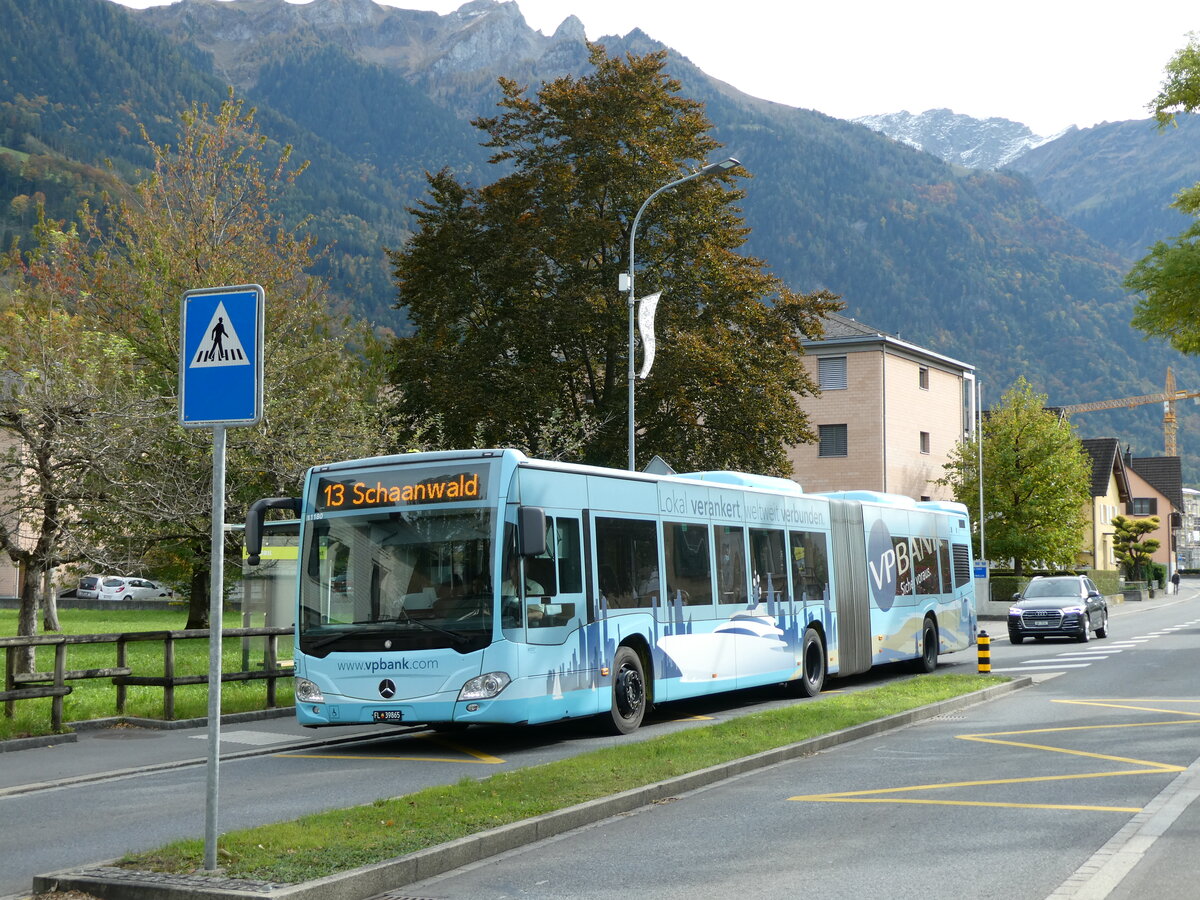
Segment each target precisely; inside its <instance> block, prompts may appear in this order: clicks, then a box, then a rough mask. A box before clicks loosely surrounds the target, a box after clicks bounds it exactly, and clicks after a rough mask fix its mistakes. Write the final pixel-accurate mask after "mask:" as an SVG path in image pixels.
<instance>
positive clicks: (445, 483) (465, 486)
mask: <svg viewBox="0 0 1200 900" xmlns="http://www.w3.org/2000/svg"><path fill="white" fill-rule="evenodd" d="M489 469H490V467H488V466H483V467H479V468H468V469H456V470H454V471H446V470H442V471H438V472H431V471H430V470H429V469H396V470H393V471H380V472H373V473H371V474H370V476H364V475H362V474H361V473H360V474H357V475H351V476H335V475H331V476H320V477H319V478H317V480H316V488H315V490H316V496H314V497H313V498H312V499H313V507H314V508H315V509H316V511H317V512H339V511H341V510H347V509H374V508H377V507H381V506H424V505H428V504H434V503H460V502H463V501H468V500H481V499H483V498H484V497H486V496H487V489H488V472H489Z"/></svg>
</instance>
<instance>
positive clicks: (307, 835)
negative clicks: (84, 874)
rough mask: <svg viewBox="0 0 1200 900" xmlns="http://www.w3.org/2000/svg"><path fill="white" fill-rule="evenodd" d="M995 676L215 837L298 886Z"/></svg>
mask: <svg viewBox="0 0 1200 900" xmlns="http://www.w3.org/2000/svg"><path fill="white" fill-rule="evenodd" d="M1008 680H1009V679H1008V678H1005V677H1002V676H996V675H926V676H921V677H916V678H909V679H904V680H901V681H896V682H892V683H889V684H886V685H883V686H881V687H877V688H869V689H866V690H862V691H855V692H853V693H847V694H830V695H826V696H825V697H822V698H819V699H818V700H816V701H806V702H798V703H796V704H793V705H790V706H786V707H781V708H777V709H772V710H767V711H763V712H756V713H751V714H749V715H746V716H743V717H740V718H737V719H733V720H730V721H726V722H721V723H719V724H716V725H710V726H702V727H698V728H691V729H687V730H685V731H680V732H676V733H673V734H665V735H662V736H660V737H655V738H650V739H649V740H646V741H637V742H630V743H624V744H618V745H615V746H611V747H607V748H604V749H602V750H596V751H592V752H589V753H585V754H581V755H579V756H575V757H572V758H570V759H563V760H558V761H556V762H551V763H546V764H543V765H539V766H532V767H529V768H524V769H515V770H513V771H508V772H501V773H498V774H496V775H492V776H490V777H488V778H485V779H481V780H475V779H471V778H464V779H462V780H461V781H459V782H458V783H456V784H452V785H445V786H441V787H433V788H426V789H424V790H421V791H418V792H416V793H414V794H406V795H404V796H401V797H392V798H388V799H382V800H376V801H375V802H373V803H370V804H367V805H365V806H357V807H352V808H350V809H344V810H332V811H329V812H324V813H316V814H313V815H307V816H303V817H301V818H299V819H295V820H293V821H291V822H283V823H280V824H277V825H264V826H260V827H257V828H247V829H243V830H241V831H234V832H230V833H229V834H225V835H222V836H221V838H220V840H219V842H218V844H219V849H218V853H219V857H220V862H221V865H222V867H223V868H224V873H225V874H226V875H228V876H233V877H238V878H255V879H261V880H264V881H271V882H276V883H285V884H291V883H297V882H301V881H309V880H312V879H314V878H321V877H323V876H326V875H331V874H334V873H337V872H343V871H346V870H349V869H353V868H357V867H358V866H364V865H369V864H371V863H378V862H383V861H385V860H388V859H393V858H395V857H399V856H403V855H405V854H407V853H412V852H414V851H417V850H423V849H425V848H428V847H433V846H436V845H438V844H442V843H445V842H447V841H451V840H454V839H456V838H460V837H465V836H467V835H470V834H474V833H476V832H480V831H485V830H487V829H489V828H496V827H498V826H500V825H506V824H509V823H512V822H517V821H521V820H523V819H528V818H531V817H533V816H539V815H542V814H544V813H548V812H553V811H554V810H558V809H564V808H566V807H568V806H574V805H576V804H578V803H583V802H586V801H588V800H594V799H597V798H599V797H607V796H610V795H612V794H616V793H619V792H621V791H625V790H629V789H630V788H634V787H640V786H642V785H647V784H653V783H655V782H658V781H662V780H664V779H668V778H672V777H675V776H678V775H682V774H686V773H688V772H695V771H698V770H700V769H703V768H707V767H708V766H713V765H717V764H720V763H724V762H728V761H730V760H733V759H738V758H741V757H744V756H751V755H753V754H755V753H760V752H763V751H765V750H770V749H773V748H776V747H783V746H787V745H788V744H794V743H797V742H799V741H803V740H807V739H808V738H812V737H816V736H818V735H822V734H828V733H830V732H833V731H838V730H840V729H843V728H849V727H851V726H853V725H859V724H862V723H864V722H870V721H874V720H876V719H881V718H884V717H886V716H890V715H893V714H895V713H899V712H904V711H906V710H910V709H916V708H918V707H921V706H926V705H928V704H930V703H935V702H937V701H939V700H946V699H948V698H950V697H957V696H960V695H962V694H968V693H972V692H974V691H978V690H982V689H983V688H986V687H991V686H992V685H995V684H1001V683H1003V682H1006V681H1008ZM203 860H204V842H203V840H187V841H177V842H175V843H172V844H168V845H167V846H165V847H162V848H160V849H158V850H154V851H151V852H148V853H139V854H135V855H129V856H127V857H125V858H124V859H123V860H122V861H121V863H120V864H121V865H122V866H124V867H126V868H130V869H139V870H143V871H158V872H173V873H196V872H199V871H200V870H201V869H202V867H203Z"/></svg>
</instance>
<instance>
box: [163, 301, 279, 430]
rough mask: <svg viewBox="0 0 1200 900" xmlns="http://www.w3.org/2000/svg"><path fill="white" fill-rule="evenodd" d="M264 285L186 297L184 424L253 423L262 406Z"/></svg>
mask: <svg viewBox="0 0 1200 900" xmlns="http://www.w3.org/2000/svg"><path fill="white" fill-rule="evenodd" d="M263 301H264V295H263V289H262V288H261V287H259V286H258V285H256V284H251V285H241V286H238V287H220V288H204V289H199V290H194V291H188V292H187V293H186V294H184V297H183V308H182V310H181V315H180V340H179V423H180V424H181V425H182V426H183V427H184V428H206V427H211V426H215V425H253V424H255V423H257V422H258V421H259V420H260V419H261V418H262V405H263V387H262V382H263V379H262V371H263V353H262V343H263V305H264V303H263Z"/></svg>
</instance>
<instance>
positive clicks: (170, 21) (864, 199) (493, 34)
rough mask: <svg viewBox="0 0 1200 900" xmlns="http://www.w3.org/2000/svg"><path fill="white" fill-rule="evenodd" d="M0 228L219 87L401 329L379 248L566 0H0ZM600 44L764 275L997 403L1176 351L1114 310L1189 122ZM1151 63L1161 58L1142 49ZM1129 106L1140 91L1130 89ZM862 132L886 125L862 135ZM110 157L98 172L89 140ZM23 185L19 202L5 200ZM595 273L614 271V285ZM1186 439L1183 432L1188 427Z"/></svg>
mask: <svg viewBox="0 0 1200 900" xmlns="http://www.w3.org/2000/svg"><path fill="white" fill-rule="evenodd" d="M0 21H4V22H6V23H8V27H6V28H4V29H0V200H3V201H4V202H3V204H2V205H0V216H3V219H2V220H0V230H2V231H3V232H4V241H5V244H6V245H7V244H8V242H9V240H10V239H11V238H12V237H20V236H23V235H24V234H26V233H27V230H28V228H29V227H30V225H31V224H32V222H31V219H30V215H31V213H30V204H29V202H28V198H30V197H33V196H35V195H36V194H38V193H40V194H41V195H42V196H43V197H44V198H45V201H46V204H47V208H48V209H49V210H50V212H51V214H52V215H55V216H56V217H61V218H65V217H68V216H69V215H70V214H71V211H72V210H73V208H74V206H75V205H76V204H77V203H78V202H79V201H80V200H82V199H92V200H93V201H94V198H96V197H97V196H98V195H99V192H100V191H101V190H105V189H108V190H114V189H119V184H120V181H121V180H131V179H133V178H135V177H137V173H138V172H139V170H141V169H143V168H144V167H145V166H146V164H147V162H148V161H149V160H148V155H147V153H146V150H145V147H144V146H143V145H142V143H141V141H140V140H139V139H138V137H137V134H138V132H137V123H139V122H140V123H143V124H144V125H145V127H146V128H147V131H148V132H149V134H150V136H151V137H152V138H154V139H155V140H156V141H166V142H169V141H171V140H172V138H173V137H174V123H175V121H176V116H177V113H178V111H179V110H180V109H182V108H184V107H185V106H187V105H189V104H190V103H192V102H194V101H195V102H203V103H208V104H209V106H210V107H213V108H215V107H216V106H217V105H218V104H219V103H220V101H221V100H222V99H223V98H224V97H225V96H226V94H227V91H228V87H229V86H231V85H232V86H233V87H234V89H235V91H236V92H237V94H238V96H241V97H245V98H246V99H247V100H248V102H249V103H250V104H252V105H254V106H255V107H256V108H257V109H258V110H259V115H258V121H259V123H260V126H261V127H262V129H263V131H264V133H266V134H268V135H269V136H271V137H272V138H273V139H275V140H278V141H280V142H286V143H290V144H292V145H293V146H294V147H295V156H296V158H299V159H307V160H310V161H311V165H310V167H309V169H308V171H307V172H306V173H305V174H304V176H303V177H302V178H301V179H300V182H299V185H298V189H297V193H296V195H295V196H294V198H292V201H291V202H292V203H293V205H294V209H292V210H291V212H293V213H294V214H296V215H297V216H299V215H301V214H311V215H312V216H313V217H314V222H315V227H316V229H317V232H318V235H319V237H320V239H321V240H322V241H323V242H332V249H331V252H329V253H327V254H326V255H325V256H324V257H323V259H322V261H321V264H320V265H321V268H320V269H319V271H318V274H322V275H324V276H325V277H327V278H328V279H329V281H330V283H331V284H332V285H333V287H334V289H335V291H336V292H337V293H338V294H340V295H341V296H342V297H344V298H346V299H348V300H349V301H350V302H352V303H353V304H354V306H355V307H356V308H357V309H358V310H359V311H360V312H361V313H362V314H363V315H365V316H367V317H369V318H370V319H371V320H372V321H374V322H375V323H376V325H377V326H378V327H379V328H380V329H391V330H393V331H397V332H400V331H403V330H404V329H405V328H406V320H405V318H404V315H403V311H402V310H396V309H393V308H392V307H393V304H394V299H395V292H394V288H393V286H392V285H391V282H390V273H389V270H388V266H387V261H386V257H385V256H384V254H383V248H384V247H397V246H400V245H402V243H403V242H404V240H405V239H406V238H407V236H408V234H409V230H408V229H409V228H410V226H411V221H412V220H411V216H410V213H409V212H408V210H409V208H411V207H412V206H414V205H415V204H416V203H417V202H419V200H420V199H421V197H422V194H423V191H424V187H425V181H424V175H425V173H426V172H427V171H437V170H439V169H441V168H443V167H449V168H450V169H451V170H453V171H454V173H455V174H456V175H457V176H458V177H459V178H460V180H464V181H470V182H474V183H486V182H488V181H491V180H493V179H494V178H495V177H496V176H497V174H498V173H497V171H496V167H495V166H492V165H491V164H489V163H488V161H487V152H486V150H485V148H482V147H480V140H481V133H480V132H478V131H477V130H476V129H475V128H474V127H473V126H472V125H471V124H470V121H471V119H473V118H475V117H477V116H483V115H494V114H495V104H496V101H497V99H498V98H499V91H498V88H497V84H496V79H497V77H499V76H507V77H510V78H513V79H515V80H516V81H518V82H519V83H522V84H527V85H530V86H531V90H532V89H536V87H537V85H538V84H539V83H540V82H542V81H544V80H548V79H551V78H555V77H558V76H561V75H564V74H575V75H578V74H582V73H583V72H584V71H585V70H586V67H587V65H588V63H587V46H586V41H585V36H584V30H583V27H582V25H581V24H580V22H579V21H578V19H575V18H574V17H570V16H567V17H566V18H565V19H564V21H563V23H562V25H561V26H560V27H559V28H558V29H556V30H555V32H554V33H553V34H551V35H544V34H542V33H541V32H538V31H535V30H533V29H531V28H529V26H528V25H527V24H526V23H525V21H524V19H523V18H522V16H521V14H520V11H519V9H518V7H517V5H516V4H515V3H512V2H497V0H474V2H470V3H467V4H465V5H463V6H462V7H460V8H459V9H458V10H456V11H455V12H452V13H449V14H447V15H438V14H436V13H432V12H425V11H417V10H404V9H399V8H396V7H383V6H378V5H377V4H375V3H373V2H372V0H313V2H311V3H309V4H291V3H287V2H285V0H229V2H216V0H181V2H178V3H175V4H172V5H169V6H162V7H152V8H149V9H146V10H131V9H127V8H125V7H121V6H118V5H116V4H114V3H112V2H109V0H39V2H37V3H30V2H28V0H0ZM600 43H603V44H605V45H606V47H607V49H608V52H609V53H610V54H614V55H615V54H625V53H637V54H640V53H646V52H650V51H654V50H659V49H667V50H668V61H667V70H668V71H669V72H670V74H671V75H672V76H673V77H675V78H677V79H678V80H679V81H680V83H681V85H682V93H683V94H684V95H686V96H689V97H692V98H695V99H697V100H700V101H702V102H704V104H705V106H706V111H707V114H708V117H709V119H710V120H711V121H712V123H713V135H714V137H715V138H716V139H717V140H719V141H720V142H721V143H722V144H723V145H724V150H725V151H727V153H728V155H732V156H736V157H737V158H738V159H740V160H741V161H742V163H743V164H744V166H745V167H746V168H747V169H748V170H749V171H750V173H751V174H752V176H753V177H752V178H750V179H748V180H747V181H746V182H745V183H744V187H745V190H746V192H747V194H746V198H745V200H744V202H743V211H744V214H745V223H746V225H747V226H748V227H749V228H750V229H751V232H750V235H749V238H748V242H747V245H746V251H747V252H748V253H750V254H751V255H753V256H755V257H757V258H759V259H761V260H763V261H764V262H765V264H766V265H767V266H768V267H769V268H770V269H771V270H772V271H773V272H774V273H775V274H776V275H778V276H779V277H780V278H782V279H783V280H784V281H785V282H786V283H787V284H788V285H789V286H790V287H792V288H793V289H796V290H800V291H813V290H817V289H821V288H827V289H829V290H831V291H833V292H834V293H836V294H839V295H840V296H841V297H842V298H843V300H844V302H845V303H846V306H847V309H846V311H845V312H846V314H847V315H850V316H853V317H855V318H857V319H858V320H860V321H862V322H864V323H869V324H870V325H872V326H874V327H877V328H879V329H881V330H884V331H888V332H891V333H893V334H898V335H900V336H901V337H903V338H904V339H905V340H908V341H912V342H914V343H918V344H921V345H923V346H926V347H928V348H929V349H931V350H935V351H937V352H940V353H943V354H945V355H948V356H952V357H954V358H957V359H960V360H962V361H964V362H967V363H969V364H971V365H974V366H975V367H976V368H977V370H978V372H979V375H980V377H981V379H982V382H983V384H984V386H985V402H993V403H994V402H995V401H996V399H997V398H998V397H999V394H1000V392H1001V391H1002V390H1003V389H1004V388H1005V387H1007V386H1008V385H1009V384H1011V383H1012V382H1013V381H1014V380H1015V379H1016V377H1017V376H1018V375H1025V376H1026V377H1027V378H1028V379H1029V380H1030V381H1031V382H1032V383H1033V384H1034V385H1035V387H1036V388H1037V389H1038V390H1040V391H1043V392H1045V393H1046V394H1047V395H1048V397H1049V402H1050V403H1051V404H1053V405H1063V404H1069V403H1077V402H1083V401H1089V400H1100V399H1106V398H1116V397H1125V396H1131V395H1137V394H1146V393H1150V392H1152V391H1157V390H1161V389H1162V386H1163V381H1164V376H1165V371H1166V368H1167V367H1168V366H1170V367H1172V368H1173V370H1174V373H1175V376H1176V380H1177V381H1178V382H1179V384H1180V386H1181V387H1184V388H1190V387H1193V386H1200V364H1197V362H1196V361H1195V360H1191V359H1188V358H1185V357H1181V356H1180V355H1179V354H1177V353H1175V352H1174V351H1172V350H1170V348H1168V347H1165V346H1164V345H1162V344H1161V343H1159V342H1148V341H1145V340H1144V339H1143V337H1142V336H1141V335H1140V334H1139V333H1136V332H1134V331H1133V330H1132V329H1131V328H1130V326H1129V319H1130V316H1131V312H1132V307H1133V299H1132V298H1131V297H1129V296H1127V295H1126V293H1125V292H1124V290H1123V289H1122V287H1121V281H1122V278H1123V276H1124V273H1125V272H1126V271H1128V268H1129V266H1130V264H1131V263H1132V262H1133V261H1134V260H1136V259H1137V258H1138V257H1139V256H1141V255H1143V254H1144V253H1145V251H1146V248H1147V246H1148V245H1149V244H1150V243H1152V242H1153V241H1154V240H1157V239H1166V238H1169V237H1171V236H1173V235H1175V234H1177V233H1179V232H1180V231H1182V230H1183V229H1184V228H1185V227H1186V226H1187V224H1188V222H1189V220H1187V219H1186V218H1185V217H1183V216H1182V215H1180V214H1179V213H1177V212H1175V211H1174V210H1171V209H1169V206H1168V205H1169V202H1170V198H1171V196H1172V195H1173V193H1174V192H1175V191H1176V190H1178V188H1179V187H1181V186H1183V185H1185V184H1191V183H1193V182H1195V181H1200V166H1197V164H1196V163H1195V162H1194V160H1198V159H1200V154H1197V153H1196V150H1197V143H1198V137H1200V133H1198V132H1197V131H1196V128H1195V126H1194V123H1192V122H1190V121H1185V122H1183V123H1182V127H1180V128H1178V129H1173V130H1170V131H1169V132H1168V133H1161V134H1160V133H1158V132H1157V131H1156V130H1155V129H1154V128H1153V127H1152V124H1151V123H1150V122H1149V121H1145V122H1124V123H1106V124H1105V125H1101V126H1096V127H1095V128H1091V129H1075V130H1071V131H1068V132H1065V133H1063V134H1062V135H1057V136H1054V137H1052V138H1041V137H1038V136H1036V135H1033V134H1032V133H1031V132H1029V129H1028V128H1026V127H1025V126H1023V125H1020V124H1019V123H1012V122H1007V121H1006V120H998V119H990V120H986V121H980V120H971V119H968V118H967V117H962V116H955V115H954V114H953V113H950V112H949V111H948V110H934V111H930V112H928V113H924V114H921V115H919V116H911V115H909V114H907V113H904V114H897V115H896V116H892V117H873V119H872V120H871V121H870V122H866V123H858V122H847V121H842V120H838V119H834V118H831V117H829V116H825V115H823V114H821V113H818V112H815V111H812V110H806V109H797V108H792V107H787V106H783V105H780V104H776V103H771V102H768V101H764V100H761V99H757V98H754V97H751V96H748V95H746V94H744V93H742V92H740V91H738V90H737V88H736V87H734V86H733V85H730V84H727V83H724V82H721V81H718V80H716V79H713V78H711V77H709V76H707V75H706V74H705V73H704V72H702V71H701V70H700V69H698V68H697V67H696V66H694V65H693V64H692V63H691V62H690V61H689V60H688V59H687V58H686V57H683V56H681V55H680V54H678V53H675V52H673V51H670V50H669V48H664V47H663V45H662V44H660V43H658V42H657V41H655V40H654V39H653V37H651V36H650V35H647V34H644V33H643V32H641V31H638V30H634V31H632V32H630V33H629V34H626V35H623V36H609V37H604V38H602V39H601V40H600ZM1164 62H1165V61H1164ZM1147 99H1148V100H1149V99H1150V98H1147ZM882 132H886V133H882ZM106 160H107V161H110V162H111V168H105V166H104V163H105V161H106ZM21 198H25V202H20V200H21ZM615 289H616V287H615V286H614V290H615ZM1076 424H1077V425H1078V426H1079V428H1080V432H1081V434H1082V435H1083V436H1085V437H1087V436H1117V437H1119V438H1120V439H1121V441H1122V443H1123V444H1124V443H1128V444H1130V445H1131V446H1132V449H1133V451H1134V453H1135V454H1136V455H1154V454H1156V453H1161V452H1162V429H1161V410H1159V409H1156V408H1155V407H1153V406H1143V407H1139V408H1136V409H1131V410H1121V411H1118V412H1106V413H1099V412H1097V413H1088V414H1087V415H1085V416H1080V417H1078V419H1077V420H1076ZM1198 425H1200V415H1197V414H1196V413H1195V412H1193V411H1192V410H1191V409H1190V408H1188V407H1187V406H1185V407H1183V408H1182V409H1181V410H1180V446H1181V454H1182V455H1183V457H1184V471H1185V479H1186V480H1188V481H1189V483H1191V482H1196V481H1200V438H1198V439H1196V440H1195V441H1190V440H1189V437H1190V435H1195V434H1200V432H1197V431H1196V426H1198ZM1192 443H1195V444H1196V446H1195V447H1192V446H1190V445H1191V444H1192Z"/></svg>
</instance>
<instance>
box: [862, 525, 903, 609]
mask: <svg viewBox="0 0 1200 900" xmlns="http://www.w3.org/2000/svg"><path fill="white" fill-rule="evenodd" d="M867 580H868V581H869V582H870V583H871V596H872V597H873V598H874V599H875V605H876V606H878V607H879V608H880V609H882V610H884V611H887V610H889V609H891V608H892V606H893V605H894V604H895V602H896V582H897V580H898V579H897V568H896V547H895V545H894V544H893V542H892V533H891V532H890V531H888V527H887V525H885V524H884V521H883V519H876V520H875V524H874V525H872V526H871V534H870V536H869V537H868V538H867Z"/></svg>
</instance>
